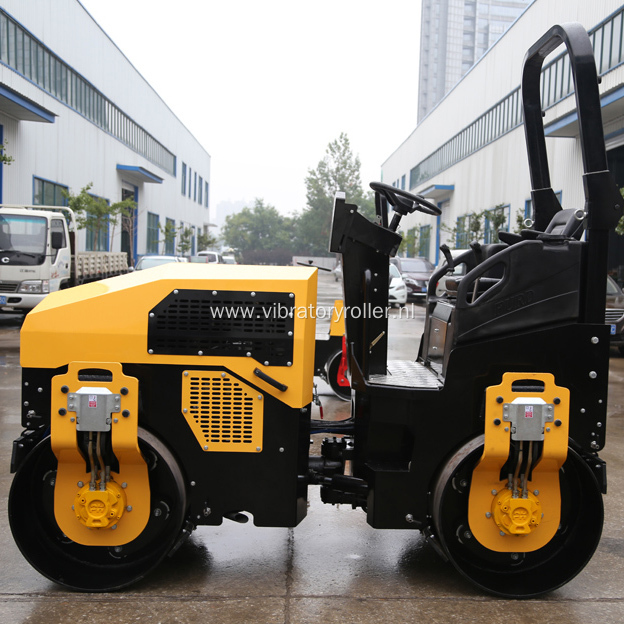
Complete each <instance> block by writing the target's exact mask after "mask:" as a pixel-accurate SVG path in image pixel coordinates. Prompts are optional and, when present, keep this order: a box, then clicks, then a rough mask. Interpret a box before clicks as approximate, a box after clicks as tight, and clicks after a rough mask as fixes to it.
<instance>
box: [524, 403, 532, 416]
mask: <svg viewBox="0 0 624 624" xmlns="http://www.w3.org/2000/svg"><path fill="white" fill-rule="evenodd" d="M524 417H525V418H533V406H532V405H525V406H524Z"/></svg>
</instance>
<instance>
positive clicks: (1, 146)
mask: <svg viewBox="0 0 624 624" xmlns="http://www.w3.org/2000/svg"><path fill="white" fill-rule="evenodd" d="M7 145H8V142H7V141H5V142H4V143H0V165H10V164H11V163H12V162H15V158H13V156H9V155H8V154H5V153H4V150H5V149H6V147H7Z"/></svg>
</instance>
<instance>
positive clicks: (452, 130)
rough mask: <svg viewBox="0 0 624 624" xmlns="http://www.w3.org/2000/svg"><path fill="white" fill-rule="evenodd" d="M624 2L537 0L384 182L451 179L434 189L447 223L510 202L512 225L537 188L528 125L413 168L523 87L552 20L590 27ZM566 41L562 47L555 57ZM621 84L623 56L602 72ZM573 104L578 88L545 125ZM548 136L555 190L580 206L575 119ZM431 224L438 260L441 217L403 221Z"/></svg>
mask: <svg viewBox="0 0 624 624" xmlns="http://www.w3.org/2000/svg"><path fill="white" fill-rule="evenodd" d="M621 7H622V2H621V0H617V1H616V0H596V1H595V2H591V3H590V2H576V1H575V2H570V1H569V0H535V1H534V2H533V3H532V4H531V5H530V6H529V8H528V9H527V10H526V11H525V12H524V13H523V14H522V15H521V16H520V17H519V18H518V19H517V20H516V22H515V23H514V25H513V26H512V27H511V28H510V29H509V30H508V31H507V32H506V33H505V34H504V35H503V36H502V37H501V38H500V39H499V40H498V42H497V43H496V44H495V45H493V46H492V48H490V50H489V51H488V52H487V53H486V55H485V56H484V57H482V58H481V60H480V61H479V62H478V63H477V64H476V65H475V66H474V67H473V68H472V69H471V71H470V72H468V74H466V76H465V77H464V78H463V79H462V80H461V81H460V82H459V83H458V84H457V85H456V86H455V88H454V89H453V90H452V91H451V92H450V93H448V94H447V95H446V97H445V98H444V99H443V100H442V101H441V102H440V103H439V104H438V105H437V106H436V107H435V108H434V109H433V110H432V111H431V112H430V113H429V114H428V115H427V117H425V118H424V119H423V120H422V121H421V123H420V124H419V125H418V127H417V128H416V129H415V130H413V131H412V132H411V134H410V135H409V136H408V137H407V138H406V140H405V141H404V142H403V143H402V144H401V145H400V146H398V147H397V149H396V150H395V152H394V153H393V154H391V155H390V157H389V158H388V159H387V160H386V161H385V162H384V163H383V165H382V177H383V180H384V182H386V183H388V184H396V185H400V183H401V180H402V178H403V176H405V179H406V181H407V184H406V190H411V192H415V193H421V192H423V191H425V190H426V189H430V188H431V187H432V186H434V185H438V186H450V185H452V186H453V187H454V190H452V191H449V192H447V193H446V194H445V192H444V191H435V192H433V191H432V193H433V194H432V196H431V198H432V200H434V201H437V202H442V201H443V200H447V199H448V200H449V202H448V203H446V204H444V206H443V211H444V212H443V215H442V217H441V218H440V220H439V221H440V222H441V223H442V224H446V225H447V226H448V227H449V228H453V227H454V226H455V225H456V222H457V218H458V217H460V216H463V215H466V214H469V213H471V212H480V211H481V210H489V209H491V208H494V207H495V206H497V205H501V204H503V205H505V206H506V207H507V208H506V210H507V213H508V227H509V229H511V230H513V229H514V227H515V225H516V214H517V213H518V212H519V211H522V212H524V207H525V202H526V201H527V200H529V199H530V191H531V184H530V178H529V170H528V162H527V156H526V147H525V138H524V126H523V125H520V126H518V127H516V128H515V129H513V130H511V131H509V132H507V134H504V135H502V136H500V137H499V138H497V139H496V140H494V141H492V142H491V143H489V144H487V145H485V146H484V147H481V148H480V149H478V151H476V152H474V153H472V154H471V155H469V156H467V157H465V158H464V159H463V160H460V161H459V162H456V163H455V164H453V165H452V166H450V167H448V168H447V169H446V170H444V171H441V172H439V173H437V174H435V175H433V176H431V177H429V178H427V179H425V180H421V181H419V182H418V183H417V184H416V185H415V187H414V188H411V189H410V188H409V186H410V185H409V180H410V171H411V170H412V169H413V168H414V167H415V166H416V165H418V164H419V163H421V162H422V161H423V160H425V159H426V158H427V157H428V156H429V155H431V154H432V153H434V152H435V151H436V150H437V149H438V148H439V147H441V146H442V145H444V144H445V143H446V142H447V141H449V140H450V139H451V138H453V137H454V136H455V135H457V134H458V133H459V132H460V131H462V130H463V129H464V128H466V127H467V126H469V125H470V124H471V123H473V122H474V121H475V120H476V119H477V118H479V117H480V116H481V115H483V114H484V113H486V112H487V111H488V110H489V109H490V108H491V107H493V106H494V105H496V104H497V103H498V102H500V101H501V100H502V99H503V98H505V97H506V96H507V95H508V94H510V93H511V92H512V91H513V90H514V89H516V88H517V87H519V85H520V81H521V74H522V63H523V59H524V56H525V54H526V51H527V50H528V48H529V47H530V46H531V45H532V44H533V43H534V42H535V41H536V40H537V39H538V38H539V37H540V36H541V35H543V34H544V33H545V32H546V31H547V30H548V29H549V28H550V27H551V26H552V25H554V24H557V23H564V22H568V21H578V22H580V23H581V24H582V25H583V26H584V27H585V28H586V29H588V30H589V29H591V28H593V27H595V26H597V25H598V24H599V23H600V22H602V21H603V20H604V19H605V18H607V17H609V16H611V15H612V14H614V13H615V12H616V11H618V10H619V9H620V8H621ZM564 49H565V48H564V47H560V48H559V49H558V50H557V51H556V53H555V55H553V58H554V56H556V55H557V54H559V53H560V52H561V51H563V50H564ZM549 60H550V59H547V61H546V63H547V62H548V61H549ZM546 63H545V64H546ZM622 85H624V68H623V66H622V65H621V64H620V65H618V66H617V67H615V68H613V69H612V70H610V71H609V72H608V73H606V74H605V75H604V76H603V79H602V83H601V85H600V91H601V95H603V96H604V95H605V94H609V93H613V92H616V91H617V90H618V89H620V88H621V87H622ZM620 97H621V96H620ZM620 106H621V104H620ZM574 109H575V98H574V95H572V96H568V97H567V98H565V99H564V100H563V101H561V102H559V103H558V104H555V105H554V106H552V107H550V108H549V109H548V110H547V111H546V116H545V119H544V124H545V126H546V129H547V132H548V127H549V126H550V125H552V124H554V123H555V122H558V121H559V120H561V119H564V118H565V117H566V116H567V115H569V114H570V113H571V112H572V111H573V110H574ZM603 112H604V111H603ZM610 115H611V117H610V118H609V121H608V123H607V122H605V127H606V128H608V131H609V132H610V133H615V134H617V133H618V132H621V131H624V116H622V112H619V113H618V115H619V116H616V113H615V112H613V111H610ZM605 133H607V132H605ZM546 143H547V150H548V154H549V159H550V173H551V182H552V188H553V190H554V191H555V192H559V191H561V193H562V202H563V207H564V208H573V207H574V208H577V207H580V208H582V207H583V205H584V195H583V189H582V179H581V175H582V172H583V169H582V162H581V156H580V142H579V138H578V130H577V129H574V127H572V129H571V130H570V128H568V129H567V131H566V136H565V137H563V136H561V137H560V136H557V137H555V136H547V139H546ZM425 225H430V226H431V244H430V248H429V253H428V254H426V255H428V257H429V259H430V260H431V261H433V262H436V261H437V260H438V259H439V251H438V249H437V245H436V243H437V241H438V238H439V241H440V242H445V240H446V239H447V238H448V234H446V233H445V232H444V231H443V230H441V229H440V228H439V223H438V219H436V218H435V217H429V216H426V215H422V214H421V213H415V214H413V215H409V216H408V217H406V218H404V219H403V221H402V223H401V229H402V230H403V231H407V230H408V229H410V228H413V227H417V228H419V227H421V226H425ZM451 242H454V241H451Z"/></svg>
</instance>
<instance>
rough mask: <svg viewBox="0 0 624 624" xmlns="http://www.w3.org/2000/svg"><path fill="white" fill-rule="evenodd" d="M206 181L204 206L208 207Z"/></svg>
mask: <svg viewBox="0 0 624 624" xmlns="http://www.w3.org/2000/svg"><path fill="white" fill-rule="evenodd" d="M208 188H209V187H208V182H206V190H205V192H204V206H206V208H208Z"/></svg>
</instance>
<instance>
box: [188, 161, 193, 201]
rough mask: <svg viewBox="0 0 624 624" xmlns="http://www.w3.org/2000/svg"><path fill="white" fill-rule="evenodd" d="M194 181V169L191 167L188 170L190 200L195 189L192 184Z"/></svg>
mask: <svg viewBox="0 0 624 624" xmlns="http://www.w3.org/2000/svg"><path fill="white" fill-rule="evenodd" d="M192 179H193V171H192V169H191V168H190V167H189V168H188V196H189V198H190V197H191V189H192V187H193V185H192V184H191V180H192Z"/></svg>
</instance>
